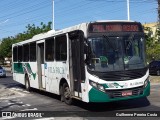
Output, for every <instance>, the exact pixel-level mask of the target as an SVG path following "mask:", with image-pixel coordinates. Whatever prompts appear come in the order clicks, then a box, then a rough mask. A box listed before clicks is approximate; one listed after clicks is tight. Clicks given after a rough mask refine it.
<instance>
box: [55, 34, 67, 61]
mask: <svg viewBox="0 0 160 120" xmlns="http://www.w3.org/2000/svg"><path fill="white" fill-rule="evenodd" d="M56 60H57V61H66V60H67V38H66V36H65V35H64V36H60V37H57V38H56Z"/></svg>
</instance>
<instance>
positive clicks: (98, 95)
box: [89, 82, 150, 102]
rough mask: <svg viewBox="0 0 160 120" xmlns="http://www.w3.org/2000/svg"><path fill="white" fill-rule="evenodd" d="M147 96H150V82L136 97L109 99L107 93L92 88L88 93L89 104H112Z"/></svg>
mask: <svg viewBox="0 0 160 120" xmlns="http://www.w3.org/2000/svg"><path fill="white" fill-rule="evenodd" d="M149 95H150V82H149V83H148V85H147V86H146V87H145V88H143V92H142V93H141V94H140V93H138V94H137V95H131V96H125V97H122V96H118V97H115V96H114V97H111V96H110V95H109V94H108V93H107V92H102V91H100V90H97V89H95V88H93V87H92V88H91V90H90V91H89V102H112V101H120V100H128V99H135V98H141V97H146V96H149Z"/></svg>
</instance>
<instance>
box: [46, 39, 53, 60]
mask: <svg viewBox="0 0 160 120" xmlns="http://www.w3.org/2000/svg"><path fill="white" fill-rule="evenodd" d="M45 49H46V50H45V59H46V61H53V60H54V38H49V39H47V40H46V41H45Z"/></svg>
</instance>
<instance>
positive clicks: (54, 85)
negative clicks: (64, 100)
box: [45, 62, 70, 94]
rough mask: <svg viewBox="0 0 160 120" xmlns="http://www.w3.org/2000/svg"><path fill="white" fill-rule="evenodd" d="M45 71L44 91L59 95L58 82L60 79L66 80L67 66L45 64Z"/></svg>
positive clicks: (63, 64)
mask: <svg viewBox="0 0 160 120" xmlns="http://www.w3.org/2000/svg"><path fill="white" fill-rule="evenodd" d="M45 71H46V72H45V73H46V74H45V76H46V91H48V92H52V93H55V94H59V84H60V80H61V79H62V78H64V79H66V80H67V73H68V69H67V65H66V64H65V63H63V62H46V69H45ZM67 82H68V80H67ZM68 84H69V82H68ZM69 86H70V84H69Z"/></svg>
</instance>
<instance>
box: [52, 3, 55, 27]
mask: <svg viewBox="0 0 160 120" xmlns="http://www.w3.org/2000/svg"><path fill="white" fill-rule="evenodd" d="M52 6H53V11H52V12H53V19H52V25H53V26H52V30H55V28H54V21H55V17H54V0H53V1H52Z"/></svg>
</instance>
